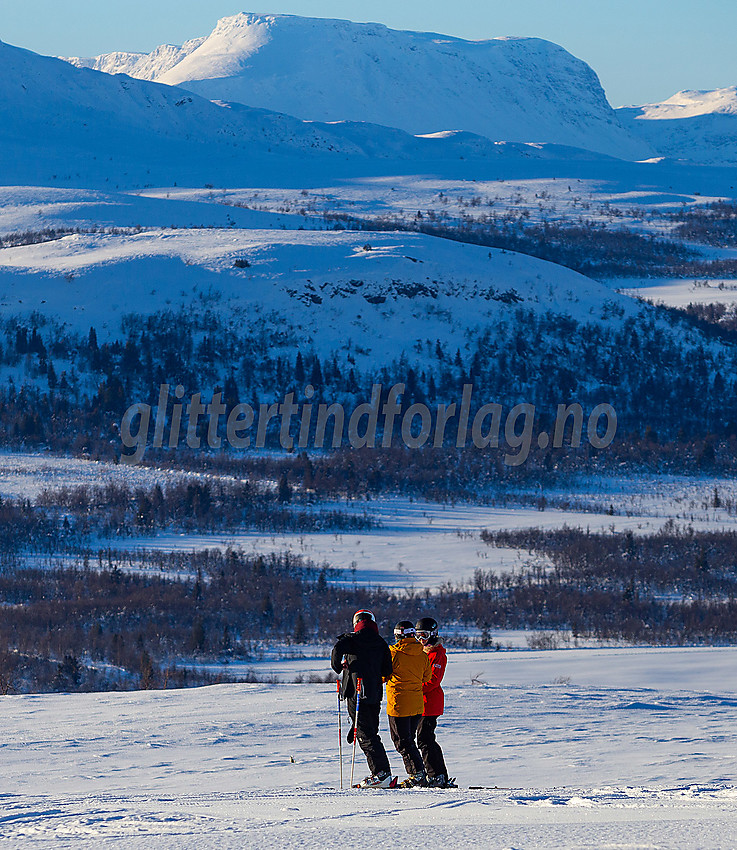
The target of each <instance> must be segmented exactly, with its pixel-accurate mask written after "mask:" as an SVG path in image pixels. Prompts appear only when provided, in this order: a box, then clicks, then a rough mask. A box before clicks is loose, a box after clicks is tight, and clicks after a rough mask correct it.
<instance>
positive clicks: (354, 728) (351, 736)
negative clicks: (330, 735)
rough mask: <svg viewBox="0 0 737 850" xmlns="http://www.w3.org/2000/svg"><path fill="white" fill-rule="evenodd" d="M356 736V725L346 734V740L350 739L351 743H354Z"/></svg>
mask: <svg viewBox="0 0 737 850" xmlns="http://www.w3.org/2000/svg"><path fill="white" fill-rule="evenodd" d="M355 736H356V727H355V726H351V728H350V729H349V730H348V734H347V735H346V741H348V743H349V744H352V743H353V739H354V738H355Z"/></svg>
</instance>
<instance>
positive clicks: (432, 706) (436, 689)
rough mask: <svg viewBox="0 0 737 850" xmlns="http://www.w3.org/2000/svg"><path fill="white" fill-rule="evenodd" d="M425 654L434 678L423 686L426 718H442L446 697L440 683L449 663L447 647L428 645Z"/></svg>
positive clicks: (437, 644)
mask: <svg viewBox="0 0 737 850" xmlns="http://www.w3.org/2000/svg"><path fill="white" fill-rule="evenodd" d="M425 652H426V653H427V657H428V658H429V660H430V667H431V668H432V678H431V679H430V681H429V682H427V683H426V684H424V685H423V686H422V693H423V696H424V697H425V710H424V712H423V714H424V715H425V717H440V715H441V714H442V713H443V708H444V707H445V695H444V694H443V689H442V688H441V687H440V683H441V682H442V681H443V674H444V673H445V666H446V664H447V663H448V658H447V656H446V654H445V647H444V646H443V645H442V644H441V643H436V644H435V646H430V644H428V645H427V646H426V647H425Z"/></svg>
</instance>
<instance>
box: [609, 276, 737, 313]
mask: <svg viewBox="0 0 737 850" xmlns="http://www.w3.org/2000/svg"><path fill="white" fill-rule="evenodd" d="M623 283H625V284H626V285H625V286H622V284H623ZM616 285H617V287H618V288H619V289H620V292H622V293H624V294H625V295H631V296H633V297H635V298H644V299H646V300H647V301H651V302H652V303H653V304H665V305H667V306H668V307H687V306H688V305H689V304H717V303H719V304H726V305H727V306H729V305H731V304H734V303H735V302H737V281H735V280H732V279H731V278H730V279H726V280H719V279H718V278H715V279H709V280H704V279H703V278H702V279H701V280H694V279H686V280H674V279H672V278H664V279H658V280H647V279H646V280H641V281H631V280H627V281H617V284H616Z"/></svg>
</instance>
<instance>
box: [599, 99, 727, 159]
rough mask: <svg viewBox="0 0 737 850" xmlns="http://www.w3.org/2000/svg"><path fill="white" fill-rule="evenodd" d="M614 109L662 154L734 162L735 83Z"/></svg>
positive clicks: (624, 122)
mask: <svg viewBox="0 0 737 850" xmlns="http://www.w3.org/2000/svg"><path fill="white" fill-rule="evenodd" d="M616 111H617V116H618V117H619V120H620V122H621V123H622V124H623V125H625V126H626V127H628V128H629V129H630V130H631V132H632V133H633V134H635V135H639V136H640V137H641V138H642V139H644V140H645V141H646V142H648V143H649V144H650V145H652V147H653V148H654V149H655V150H657V151H658V153H660V154H661V155H663V156H670V157H675V158H679V159H688V160H693V161H695V162H703V163H708V164H712V165H722V164H724V165H737V86H730V87H729V88H724V89H715V90H714V91H681V92H678V93H677V94H674V95H673V97H671V98H668V100H665V101H663V102H662V103H650V104H646V105H645V106H632V107H623V108H621V109H618V110H616Z"/></svg>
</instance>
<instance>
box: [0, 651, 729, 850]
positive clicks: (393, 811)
mask: <svg viewBox="0 0 737 850" xmlns="http://www.w3.org/2000/svg"><path fill="white" fill-rule="evenodd" d="M734 664H735V650H734V649H721V650H710V649H703V650H678V649H662V650H607V651H602V650H582V651H565V650H564V651H557V652H548V653H538V652H512V653H475V654H469V653H451V654H450V656H449V665H448V672H447V674H446V683H447V688H446V706H447V710H446V714H445V716H444V717H443V719H442V720H441V724H440V729H439V739H440V741H441V742H442V745H443V747H444V749H445V754H446V758H447V761H448V764H449V766H450V768H451V771H452V773H453V774H454V775H456V776H457V777H458V780H459V784H460V785H461V786H462V787H461V788H459V789H458V790H456V791H450V790H449V791H428V790H414V791H406V792H405V791H396V792H375V793H374V792H362V791H349V790H346V791H343V792H341V791H340V790H338V786H339V770H338V753H337V749H338V747H337V731H338V730H337V711H336V708H337V706H336V696H335V690H334V688H333V687H332V686H331V685H320V684H314V685H313V684H294V685H221V686H216V687H211V688H202V689H196V690H189V691H154V692H138V693H111V694H75V695H63V694H56V695H43V696H5V697H0V706H1V708H2V715H3V779H4V787H3V796H2V805H3V817H2V818H1V819H0V837H1V838H2V839H3V840H4V842H5V843H6V844H7V845H8V846H13V847H16V846H17V847H20V846H28V845H29V843H30V842H32V841H39V840H42V841H43V840H45V841H46V842H51V843H52V844H53V845H54V846H57V845H60V844H62V843H63V844H65V845H66V844H67V843H68V842H69V841H70V840H73V841H74V846H75V847H83V848H87V847H89V848H93V847H94V848H97V847H99V846H100V845H101V844H104V843H108V842H110V843H112V842H113V841H117V842H118V843H119V844H120V845H121V846H125V847H127V848H128V847H130V848H138V847H141V848H143V847H151V846H155V847H157V848H181V847H198V848H203V847H204V848H210V847H212V848H215V847H217V848H231V847H232V848H242V847H244V846H247V847H253V848H261V847H264V848H267V847H268V848H274V847H279V848H281V847H295V846H299V847H320V848H345V847H347V846H354V845H355V844H356V836H360V842H359V844H360V846H367V847H383V846H387V847H388V846H392V847H396V846H401V847H417V846H423V847H424V846H433V847H434V846H438V845H445V846H448V847H483V848H488V847H495V848H497V847H498V848H510V847H517V848H522V847H525V848H533V847H534V848H556V849H557V848H561V847H578V848H594V847H597V848H601V847H669V848H675V847H677V848H679V850H696V848H699V850H703V848H727V847H731V846H732V844H733V842H732V839H730V838H729V835H733V832H734V822H735V817H736V816H737V787H735V783H736V782H737V772H736V771H735V761H734V751H735V747H736V746H737V733H736V732H735V725H734V708H735V705H736V704H737V693H736V692H735V689H734V686H733V684H730V681H731V680H730V671H731V670H732V669H733V668H734ZM322 668H323V670H327V661H326V660H323V667H322ZM602 671H606V673H605V675H606V677H607V682H606V683H602ZM609 674H611V675H609ZM472 676H473V677H476V682H477V683H476V684H473V683H472V682H471V677H472ZM568 679H570V681H567V680H568ZM556 680H558V683H557V684H556V683H555V682H556ZM485 683H487V684H485ZM343 722H344V727H343V733H344V735H345V731H346V723H347V718H346V716H345V714H344V716H343ZM381 735H382V737H383V739H384V741H385V743H386V744H387V745H388V752H389V757H390V761H391V764H392V766H393V768H394V770H395V771H396V772H397V773H398V774H399V775H400V776H403V775H404V771H403V770H402V769H401V767H400V759H399V757H398V756H397V754H396V753H395V752H394V751H393V749H392V748H391V744H390V741H389V735H388V732H387V721H386V716H385V715H383V716H382V718H381ZM343 749H344V759H345V775H346V779H347V778H348V775H349V773H350V765H349V759H348V757H347V755H348V753H347V751H348V747H347V745H346V744H345V743H344V744H343ZM356 761H357V772H358V775H359V776H363V775H364V772H365V760H364V759H363V758H362V757H361V755H360V753H359V754H358V757H357V760H356ZM468 785H499V786H503V787H502V788H501V789H500V790H498V791H469V790H467V786H468Z"/></svg>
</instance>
